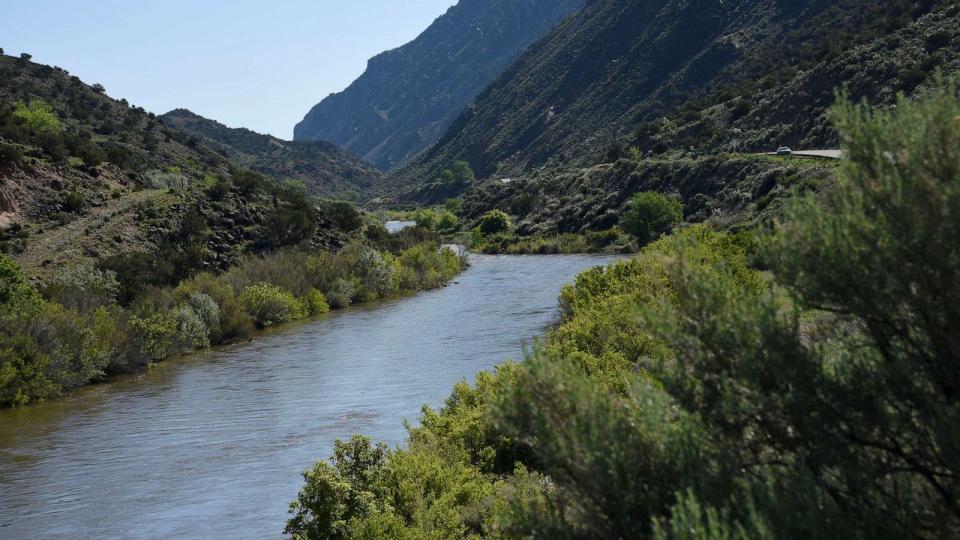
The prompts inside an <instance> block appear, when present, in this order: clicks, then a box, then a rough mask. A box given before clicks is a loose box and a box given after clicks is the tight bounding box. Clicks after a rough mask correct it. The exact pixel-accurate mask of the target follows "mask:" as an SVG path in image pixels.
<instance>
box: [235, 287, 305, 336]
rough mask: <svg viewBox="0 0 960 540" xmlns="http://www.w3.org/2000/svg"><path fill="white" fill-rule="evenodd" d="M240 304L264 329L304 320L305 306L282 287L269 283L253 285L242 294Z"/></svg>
mask: <svg viewBox="0 0 960 540" xmlns="http://www.w3.org/2000/svg"><path fill="white" fill-rule="evenodd" d="M239 300H240V304H241V305H242V306H243V308H244V309H245V310H246V311H247V313H249V314H250V315H251V316H252V317H253V318H254V320H255V321H256V322H257V324H258V325H260V326H262V327H266V326H273V325H275V324H279V323H283V322H287V321H294V320H297V319H302V318H303V317H304V316H305V313H304V310H303V306H302V305H301V304H300V302H298V301H297V299H296V298H294V296H293V295H292V294H290V293H288V292H287V291H285V290H283V289H281V288H280V287H277V286H274V285H270V284H269V283H258V284H255V285H251V286H249V287H247V288H246V289H244V290H243V292H242V293H240V298H239Z"/></svg>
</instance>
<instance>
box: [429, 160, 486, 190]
mask: <svg viewBox="0 0 960 540" xmlns="http://www.w3.org/2000/svg"><path fill="white" fill-rule="evenodd" d="M476 179H477V175H476V174H475V173H474V172H473V169H472V168H471V167H470V164H469V163H467V162H466V161H454V162H453V164H452V165H451V166H450V168H449V169H446V170H444V171H443V172H442V173H440V178H438V182H440V183H441V184H445V185H456V186H465V185H468V184H472V183H473V182H474V181H475V180H476Z"/></svg>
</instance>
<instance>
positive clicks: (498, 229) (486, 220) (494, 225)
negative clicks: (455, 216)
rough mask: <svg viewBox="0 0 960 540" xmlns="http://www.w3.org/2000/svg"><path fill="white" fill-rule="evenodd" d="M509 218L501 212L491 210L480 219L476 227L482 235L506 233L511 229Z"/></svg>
mask: <svg viewBox="0 0 960 540" xmlns="http://www.w3.org/2000/svg"><path fill="white" fill-rule="evenodd" d="M511 226H512V225H511V223H510V216H508V215H507V214H506V212H504V211H502V210H491V211H489V212H487V213H486V214H484V215H483V217H482V218H480V225H479V226H478V227H477V228H478V229H479V230H480V232H481V233H482V234H497V233H502V232H507V231H509V230H510V227H511Z"/></svg>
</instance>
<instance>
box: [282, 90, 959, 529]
mask: <svg viewBox="0 0 960 540" xmlns="http://www.w3.org/2000/svg"><path fill="white" fill-rule="evenodd" d="M832 115H833V118H834V121H835V124H836V126H837V128H838V129H839V131H840V133H841V134H842V137H843V141H844V147H845V149H846V151H847V155H848V159H847V160H845V161H844V162H843V164H842V166H841V170H840V172H839V174H838V175H837V180H836V185H835V186H833V187H832V188H831V189H828V190H825V191H824V192H823V193H822V194H821V195H819V196H818V195H814V194H807V195H805V196H801V197H798V198H796V199H794V200H793V201H792V202H790V203H788V204H787V206H786V212H785V216H784V218H783V219H782V220H781V221H780V222H779V224H778V225H777V226H776V227H775V228H774V229H773V230H770V231H765V232H763V234H762V235H761V236H760V237H759V238H758V237H756V236H755V235H754V234H752V233H747V232H743V233H736V234H734V233H730V232H720V231H716V230H714V229H712V228H710V227H708V226H704V225H700V226H694V227H689V228H686V229H682V230H680V231H678V232H675V233H674V234H673V235H671V236H668V237H665V238H663V239H661V240H659V241H656V242H655V243H653V244H651V245H649V246H647V247H646V248H644V250H643V251H642V252H641V253H640V254H639V255H638V256H637V257H635V258H633V259H631V260H629V261H626V262H622V263H619V264H616V265H613V266H611V267H609V268H599V269H595V270H592V271H589V272H586V273H584V274H582V275H581V276H580V277H578V279H577V281H576V284H575V285H574V286H572V287H568V288H566V289H565V290H564V291H563V293H562V295H561V308H562V320H561V323H560V324H559V326H557V327H556V328H554V329H553V330H551V331H550V332H549V333H548V335H547V337H546V340H545V342H544V343H543V344H542V345H541V346H539V347H538V348H537V349H536V351H535V352H534V353H533V354H531V355H530V356H529V357H528V358H527V360H526V361H525V362H523V363H521V364H506V365H503V366H502V367H500V368H499V369H498V370H497V371H496V372H494V373H484V374H481V375H479V376H478V377H477V380H476V383H475V385H473V386H469V385H467V384H466V383H461V384H458V385H457V386H456V387H455V388H454V390H453V393H452V395H451V396H450V398H449V399H448V400H447V402H446V404H445V405H444V407H442V408H441V409H440V410H432V409H430V408H424V410H423V415H422V418H421V424H420V425H419V426H416V427H411V428H410V433H409V441H408V444H407V445H406V447H405V448H397V449H388V448H385V447H383V446H380V445H373V444H371V442H370V441H369V440H368V439H365V438H362V437H355V438H353V439H352V440H350V441H348V442H344V443H340V444H338V445H337V448H336V451H335V453H334V456H333V458H332V459H331V460H330V461H329V462H320V463H318V464H317V465H316V466H315V467H313V468H312V469H311V470H309V471H308V472H307V473H306V474H305V480H306V484H305V486H304V488H303V490H302V491H301V493H300V495H299V497H298V498H297V500H296V501H295V502H294V503H293V505H292V514H293V517H292V518H291V520H290V521H289V523H288V526H287V532H288V533H291V534H293V535H294V537H296V538H479V537H491V538H657V539H707V538H710V539H717V538H734V539H747V538H750V539H754V538H871V539H873V538H891V539H893V538H930V539H934V538H950V537H955V536H957V535H960V504H958V501H957V497H956V494H957V493H958V491H960V444H958V441H960V430H958V423H957V418H958V417H960V400H958V391H960V385H958V381H960V369H958V362H957V358H958V354H960V352H958V351H960V344H958V342H957V339H958V336H960V334H958V332H957V331H956V330H957V328H956V321H957V320H958V317H960V314H958V313H956V311H957V309H958V308H957V306H958V305H960V302H958V300H960V298H958V297H960V280H958V279H957V269H958V267H960V264H958V263H960V242H958V240H957V239H958V238H960V236H958V233H960V231H958V230H957V229H958V226H960V222H958V220H957V216H956V209H957V208H958V205H960V187H958V182H960V144H958V143H960V123H958V122H956V118H958V117H960V98H958V86H957V84H956V82H952V81H951V82H942V81H941V82H940V83H938V88H937V90H936V91H935V92H934V93H933V94H932V95H930V96H927V97H926V98H925V99H924V100H922V101H919V102H912V101H908V100H905V99H901V100H900V101H899V102H898V103H897V107H896V109H895V110H893V111H885V110H874V109H871V108H869V107H868V106H867V105H858V104H846V103H845V104H841V105H839V106H837V107H836V108H834V109H833V112H832Z"/></svg>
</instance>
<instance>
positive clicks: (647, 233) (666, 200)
mask: <svg viewBox="0 0 960 540" xmlns="http://www.w3.org/2000/svg"><path fill="white" fill-rule="evenodd" d="M682 221H683V204H681V202H680V201H679V200H678V199H676V198H674V197H669V196H666V195H662V194H660V193H656V192H652V191H646V192H642V193H638V194H636V195H634V197H633V199H632V200H631V201H630V206H629V207H628V208H627V210H626V212H624V213H623V216H622V217H621V218H620V227H621V228H622V229H623V230H624V231H626V232H627V233H628V234H630V235H631V236H633V237H634V238H636V239H637V242H639V243H640V245H646V244H649V243H650V242H652V241H654V240H656V239H657V238H658V237H659V236H660V235H662V234H664V233H667V232H670V230H671V229H672V228H673V227H676V226H677V225H679V224H680V222H682Z"/></svg>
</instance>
